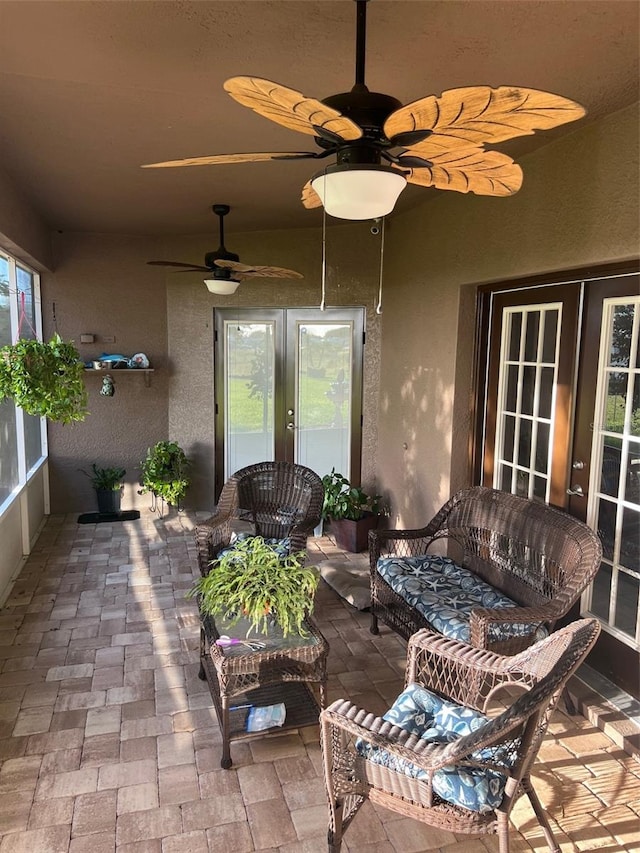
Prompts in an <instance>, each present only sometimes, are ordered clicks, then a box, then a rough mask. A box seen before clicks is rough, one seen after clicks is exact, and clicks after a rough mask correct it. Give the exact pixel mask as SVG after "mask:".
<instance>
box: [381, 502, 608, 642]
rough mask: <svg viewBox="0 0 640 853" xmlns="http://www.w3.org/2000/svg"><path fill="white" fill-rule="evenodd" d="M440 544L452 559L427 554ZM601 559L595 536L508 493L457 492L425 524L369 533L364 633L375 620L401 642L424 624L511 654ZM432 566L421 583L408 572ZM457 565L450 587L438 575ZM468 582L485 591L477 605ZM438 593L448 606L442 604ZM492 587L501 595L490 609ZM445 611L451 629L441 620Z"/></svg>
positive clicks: (574, 594) (560, 611)
mask: <svg viewBox="0 0 640 853" xmlns="http://www.w3.org/2000/svg"><path fill="white" fill-rule="evenodd" d="M438 540H446V541H445V542H444V543H443V544H444V545H445V549H446V550H445V553H446V554H447V556H448V557H449V558H450V559H448V560H446V559H445V560H442V559H441V558H439V559H438V560H434V558H433V557H431V558H429V557H427V556H426V555H427V554H428V553H430V552H431V551H433V550H434V549H431V546H432V545H433V543H435V542H437V541H438ZM440 553H442V550H441V551H440ZM601 556H602V546H601V543H600V540H599V539H598V537H597V536H596V534H595V533H594V532H593V531H592V530H591V529H590V528H589V527H587V525H586V524H583V523H582V522H581V521H578V520H577V519H575V518H573V517H572V516H570V515H568V514H567V513H565V512H562V511H560V510H557V509H553V508H551V507H549V506H547V505H546V504H543V503H539V502H537V501H532V500H528V499H527V498H522V497H518V496H516V495H512V494H509V493H508V492H500V491H497V490H494V489H487V488H483V487H475V488H471V489H465V490H463V491H460V492H458V493H457V494H455V495H454V496H453V497H452V498H451V499H450V500H449V501H448V502H447V503H446V504H445V505H444V506H443V507H442V509H441V510H440V511H439V512H438V513H437V515H436V516H435V517H434V518H433V519H432V521H430V522H429V524H428V525H427V526H426V527H423V528H420V529H417V530H376V531H372V532H371V533H370V534H369V558H370V570H371V631H372V633H374V634H376V633H378V619H380V620H382V621H383V622H385V623H386V624H387V625H388V626H389V627H390V628H392V629H393V630H394V631H396V632H397V633H399V634H400V635H401V636H402V637H404V639H405V640H408V639H409V637H410V636H411V635H412V634H414V633H415V632H416V631H418V630H420V629H422V628H426V629H429V630H431V631H436V632H437V633H442V634H446V635H448V636H450V637H451V638H452V639H458V640H464V641H465V642H469V643H471V645H473V646H475V647H476V648H481V649H491V650H493V651H496V652H500V653H502V654H514V653H516V652H518V651H520V650H522V649H524V648H526V647H527V646H529V645H531V643H533V642H535V641H536V640H538V639H540V638H541V637H542V636H545V635H546V634H547V633H549V632H550V631H551V630H553V628H554V625H555V623H556V622H557V621H558V619H560V618H561V617H563V616H564V615H565V614H566V613H567V612H568V611H569V609H570V608H571V606H572V605H573V604H574V602H575V601H577V599H578V597H579V596H580V594H581V592H582V591H583V590H584V589H585V587H586V586H587V585H588V584H589V583H590V582H591V580H592V579H593V578H594V576H595V574H596V572H597V571H598V569H599V567H600V560H601ZM431 560H433V561H434V563H435V564H437V565H439V566H440V568H439V569H438V574H437V575H432V576H431V579H430V580H429V584H430V586H426V585H423V579H422V578H420V579H419V580H414V578H412V577H411V575H412V574H413V575H414V576H415V575H416V574H418V575H419V574H420V572H421V571H422V568H421V567H422V566H423V565H424V563H425V561H429V562H430V561H431ZM452 561H453V564H452ZM445 563H448V564H450V565H449V566H446V567H445V565H444V564H445ZM454 564H455V565H454ZM459 567H462V570H461V571H459V577H458V579H457V580H456V583H460V584H461V586H460V587H459V588H458V589H457V590H456V588H455V586H454V585H452V586H448V579H447V577H445V576H446V575H447V574H448V572H450V571H451V572H452V569H455V571H458V569H459ZM466 570H468V572H467V571H466ZM381 571H382V572H383V573H385V571H386V573H387V574H386V576H387V579H388V580H385V579H384V578H383V577H382V575H381V573H380V572H381ZM469 573H470V574H469ZM452 576H453V572H452ZM433 578H435V580H433ZM392 584H393V586H392ZM473 584H477V586H478V587H479V588H481V589H484V590H485V591H487V592H488V594H487V595H480V596H479V597H478V600H479V601H480V602H481V603H480V604H479V605H477V604H473V603H472V604H469V603H468V599H467V598H466V596H465V593H466V592H467V590H468V588H469V585H473ZM484 584H486V585H488V587H489V588H490V589H488V590H487V589H486V587H485V586H484ZM443 588H446V589H447V590H448V592H447V594H448V595H449V600H448V601H445V599H444V598H443V599H442V604H441V599H440V596H442V591H441V590H442V589H443ZM433 589H435V590H436V593H435V596H434V594H433ZM494 591H497V592H498V593H499V594H500V595H499V596H498V598H499V600H496V603H492V602H493V592H494ZM475 592H476V590H475V589H474V596H475ZM401 593H402V594H401ZM409 593H411V594H409ZM423 593H424V594H423ZM505 597H506V604H505ZM451 602H453V603H451ZM425 603H426V604H427V606H425ZM416 605H418V606H416ZM459 607H462V611H460V610H458V609H457V608H459ZM465 607H466V610H465ZM419 608H420V609H419ZM447 608H448V615H447V618H449V616H452V617H453V618H451V620H450V623H447V621H446V620H445V618H440V615H439V614H441V613H445V610H446V609H447ZM427 617H429V618H427ZM434 623H435V624H434Z"/></svg>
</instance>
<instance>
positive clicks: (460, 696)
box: [320, 619, 600, 853]
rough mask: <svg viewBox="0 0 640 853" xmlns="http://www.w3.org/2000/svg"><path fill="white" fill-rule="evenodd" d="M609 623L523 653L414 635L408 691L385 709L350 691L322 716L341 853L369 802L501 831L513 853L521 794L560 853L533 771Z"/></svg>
mask: <svg viewBox="0 0 640 853" xmlns="http://www.w3.org/2000/svg"><path fill="white" fill-rule="evenodd" d="M599 631H600V627H599V625H598V623H597V622H596V620H595V619H583V620H579V621H576V622H572V623H571V624H570V625H568V626H567V627H565V628H562V629H560V630H559V631H556V632H554V633H553V634H552V635H551V636H550V637H547V638H546V639H545V640H541V641H540V642H538V643H536V644H535V645H533V646H530V647H529V648H528V649H525V650H524V651H523V652H520V653H519V654H517V655H512V656H504V655H498V654H495V653H493V652H488V651H483V650H480V649H473V648H471V646H469V645H468V644H466V643H460V642H458V641H456V640H448V639H446V638H445V637H439V636H437V635H434V634H432V633H431V632H430V631H420V632H418V633H417V634H415V635H414V636H413V637H412V638H411V639H410V641H409V648H408V658H407V674H406V680H405V690H404V692H403V693H402V694H401V695H400V696H399V697H398V698H397V699H396V701H395V702H394V704H393V706H392V708H391V709H390V710H389V711H388V712H387V713H386V714H385V715H384V717H376V716H375V715H374V714H371V713H368V712H367V711H366V710H364V709H361V708H358V707H357V706H356V705H354V704H353V703H351V702H349V701H348V700H346V699H338V700H337V701H335V702H334V703H333V704H332V705H330V706H329V708H327V709H326V710H324V711H323V712H322V713H321V715H320V736H321V744H322V752H323V770H324V778H325V784H326V788H327V796H328V801H329V831H328V848H329V851H330V853H338V851H339V850H340V848H341V845H342V835H343V832H344V831H345V829H346V828H347V827H348V825H349V824H350V822H351V820H352V819H353V817H354V816H355V814H356V812H357V811H358V809H359V808H360V806H361V805H362V803H363V802H364V800H365V799H370V800H371V801H372V802H374V803H376V804H378V805H381V806H384V807H385V808H388V809H391V810H392V811H394V812H397V813H399V814H401V815H403V816H405V817H412V818H415V819H416V820H419V821H422V822H423V823H426V824H429V825H430V826H435V827H438V828H440V829H445V830H449V831H450V832H455V833H473V834H475V833H481V834H491V833H497V834H498V837H499V849H500V853H508V851H509V815H510V814H511V811H512V809H513V806H514V805H515V803H516V801H517V799H518V798H519V797H520V796H521V795H522V794H527V796H528V798H529V801H530V803H531V806H532V807H533V810H534V812H535V815H536V817H537V819H538V822H539V823H540V826H541V828H542V831H543V833H544V836H545V840H546V842H547V845H548V847H549V849H550V850H551V851H553V853H560V847H559V845H558V844H557V842H556V840H555V838H554V836H553V832H552V829H551V826H550V824H549V820H548V818H547V815H546V814H545V812H544V809H543V807H542V805H541V803H540V800H539V798H538V796H537V795H536V792H535V790H534V788H533V785H532V782H531V775H530V774H531V768H532V765H533V762H534V761H535V758H536V755H537V752H538V749H539V747H540V744H541V742H542V739H543V737H544V735H545V731H546V729H547V726H548V724H549V719H550V716H551V712H552V711H553V708H554V707H555V705H556V703H557V701H558V698H559V697H560V695H561V693H562V691H563V689H564V687H565V685H566V683H567V681H568V679H569V678H570V677H571V675H572V674H573V673H574V672H575V670H576V669H577V667H578V666H579V665H580V663H581V662H582V661H583V660H584V658H585V657H586V655H587V654H588V652H589V650H590V649H591V648H592V646H593V644H594V643H595V641H596V638H597V636H598V633H599ZM474 849H475V848H474ZM491 849H494V848H493V847H492V848H491ZM518 849H520V848H518ZM536 849H538V846H537V844H536Z"/></svg>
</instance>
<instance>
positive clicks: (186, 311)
mask: <svg viewBox="0 0 640 853" xmlns="http://www.w3.org/2000/svg"><path fill="white" fill-rule="evenodd" d="M217 242H218V241H217V236H215V235H212V234H207V235H196V236H191V237H175V238H171V239H163V240H152V239H150V238H142V237H140V238H136V237H123V236H114V235H82V234H63V235H56V238H55V244H54V247H55V264H56V272H55V274H53V275H45V276H44V277H43V294H44V296H43V311H44V321H45V333H46V334H49V333H50V332H51V331H52V327H53V323H52V310H53V303H55V306H56V316H57V326H58V330H59V332H60V334H61V335H62V336H63V337H65V338H71V339H73V340H75V342H76V345H77V346H78V349H79V350H80V352H81V355H82V357H83V358H86V359H88V358H91V357H92V356H94V355H98V354H99V353H100V352H101V351H103V350H104V351H106V352H118V353H123V354H125V355H131V354H133V353H135V352H140V351H142V352H144V353H146V354H147V355H148V356H149V358H150V360H151V363H152V366H153V367H154V368H155V369H156V372H155V373H154V374H153V375H152V378H151V385H150V387H148V388H147V387H145V384H144V381H143V377H142V376H140V375H130V374H126V375H124V374H122V373H119V372H118V371H113V373H112V375H113V378H114V380H115V382H116V394H115V396H114V397H102V396H101V395H100V394H99V390H100V386H101V377H100V376H99V375H91V374H88V375H87V377H86V381H87V386H88V389H89V394H90V399H89V410H90V412H91V414H90V415H89V417H88V418H87V419H86V420H85V421H84V422H83V423H79V424H73V425H67V426H61V425H59V424H50V425H49V447H50V456H51V465H50V469H51V505H52V511H53V512H80V511H93V510H94V509H95V508H96V507H95V505H94V504H95V497H94V494H93V491H92V489H91V486H90V483H89V481H88V479H87V478H86V477H85V476H83V474H82V473H81V472H80V471H79V470H78V469H79V468H85V469H88V468H89V467H90V465H91V463H92V462H93V461H96V462H97V463H98V464H99V465H109V466H110V465H122V466H123V467H125V468H126V469H127V476H126V485H125V493H124V497H123V503H122V506H123V508H124V509H130V508H140V509H144V508H146V507H148V506H149V497H148V496H139V495H138V494H137V488H138V477H139V463H140V461H141V460H142V459H143V458H144V455H145V452H146V449H147V447H148V446H150V445H152V444H154V443H155V442H156V441H159V440H161V439H166V438H170V439H172V440H175V441H178V442H179V443H180V444H181V446H182V447H183V448H184V449H185V451H186V453H187V455H188V456H189V457H190V458H191V459H193V461H194V468H193V484H192V487H191V488H190V490H189V492H188V494H187V497H186V501H185V503H186V506H188V507H190V508H197V509H211V508H212V507H213V504H214V496H215V493H214V468H213V461H214V433H213V426H214V422H213V407H214V400H213V330H212V320H213V308H214V306H216V305H217V306H222V307H232V306H234V305H240V306H248V305H259V306H261V307H268V306H287V305H289V306H310V307H317V306H318V305H319V304H320V265H321V246H322V243H321V232H320V231H319V230H318V229H301V230H300V231H291V232H286V233H276V232H263V233H258V234H245V235H241V234H238V235H234V234H233V233H228V234H227V235H226V243H227V246H228V247H229V248H230V249H232V250H233V251H235V252H237V253H238V254H239V255H240V257H241V259H242V260H243V261H245V260H246V261H249V262H255V263H261V264H273V265H276V266H285V267H289V268H292V269H296V270H299V271H300V272H301V273H302V274H303V275H304V277H305V278H304V281H302V282H293V281H280V280H277V279H273V280H261V281H259V282H254V283H249V282H245V283H244V284H243V285H242V286H241V287H240V289H239V290H238V291H237V294H236V295H234V296H233V297H216V296H214V295H212V294H210V293H209V292H208V290H207V289H206V287H205V286H204V284H203V281H202V276H201V275H200V274H198V273H196V274H182V273H181V274H175V273H171V272H167V271H165V270H164V269H162V268H154V267H149V266H146V261H147V260H150V259H176V260H180V259H184V260H191V259H192V260H193V261H194V262H199V261H200V259H201V258H202V257H203V256H204V254H205V252H207V251H210V250H212V249H214V248H216V246H217ZM378 249H379V238H376V237H374V236H372V235H371V233H370V230H369V226H368V225H367V224H362V223H359V224H357V225H354V226H347V227H340V226H337V227H335V226H334V227H332V228H331V229H330V230H329V234H328V237H327V265H328V269H327V306H336V305H345V306H351V305H364V306H365V308H366V317H367V333H368V334H367V345H366V347H365V390H364V400H363V408H364V427H363V429H364V442H363V443H364V447H363V460H364V462H363V470H362V481H363V483H365V484H366V485H367V486H369V487H371V488H374V487H375V486H376V483H375V471H376V446H377V410H378V392H379V352H380V318H379V316H377V315H376V314H375V310H374V307H375V297H376V288H377V283H378V258H379V254H378ZM83 332H89V333H93V334H95V335H96V343H95V344H93V345H84V344H80V343H79V341H80V335H81V333H83ZM105 336H113V337H115V339H116V340H115V343H105V342H104V340H103V339H104V337H105Z"/></svg>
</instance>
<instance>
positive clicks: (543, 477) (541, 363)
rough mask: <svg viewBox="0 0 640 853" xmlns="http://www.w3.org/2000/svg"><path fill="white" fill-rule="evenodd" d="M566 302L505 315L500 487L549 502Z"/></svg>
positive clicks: (498, 439) (497, 481) (520, 308)
mask: <svg viewBox="0 0 640 853" xmlns="http://www.w3.org/2000/svg"><path fill="white" fill-rule="evenodd" d="M561 319H562V305H561V304H560V303H549V304H546V305H523V306H518V307H508V308H505V309H504V310H503V315H502V341H501V348H500V356H499V359H500V374H499V379H498V403H497V418H496V449H495V456H494V460H495V470H494V487H495V488H499V489H502V491H505V492H511V493H513V494H516V495H522V496H524V497H527V498H533V499H536V500H540V501H544V502H546V503H548V501H549V495H550V485H551V462H552V449H553V438H554V436H553V428H554V422H553V420H552V417H551V413H552V412H553V411H554V409H555V389H556V386H557V377H558V363H559V349H560V347H559V342H560V327H561Z"/></svg>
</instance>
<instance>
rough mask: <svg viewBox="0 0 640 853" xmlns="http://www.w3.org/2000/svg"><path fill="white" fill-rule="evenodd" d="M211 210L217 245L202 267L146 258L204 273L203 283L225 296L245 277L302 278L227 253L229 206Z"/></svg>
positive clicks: (218, 206) (177, 268) (295, 274)
mask: <svg viewBox="0 0 640 853" xmlns="http://www.w3.org/2000/svg"><path fill="white" fill-rule="evenodd" d="M211 209H212V210H213V212H214V213H215V214H216V216H218V217H219V220H220V245H219V246H218V248H217V249H216V250H215V252H207V254H206V255H205V256H204V266H200V265H199V264H187V263H183V262H182V261H147V263H148V264H149V265H150V266H154V267H175V268H176V270H175V271H176V272H204V273H207V278H205V284H206V285H207V288H208V289H209V290H210V291H211V292H212V293H217V294H221V295H227V294H231V293H235V292H236V290H237V288H238V285H239V284H240V283H241V282H242V281H244V280H245V279H247V278H304V276H303V275H302V273H299V272H296V271H295V270H286V269H283V268H282V267H269V266H257V265H255V264H254V265H249V264H241V263H240V257H239V256H238V255H236V254H235V253H234V252H229V251H227V249H226V248H225V245H224V217H225V216H226V215H227V214H228V213H229V211H230V210H231V208H230V207H229V205H228V204H214V205H212V207H211Z"/></svg>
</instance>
